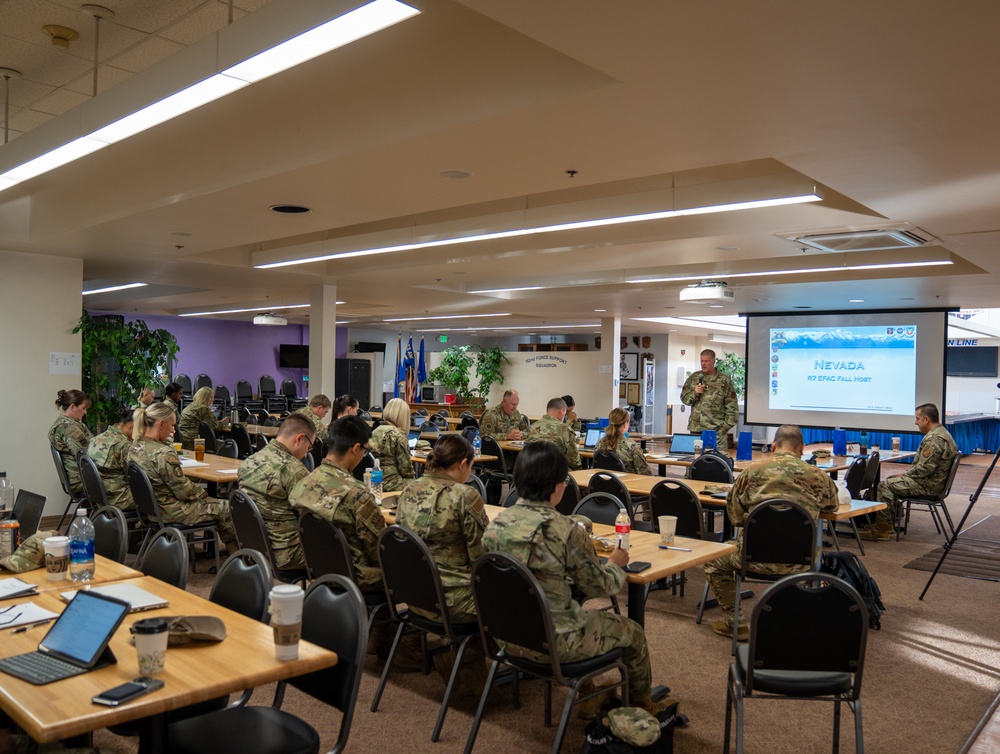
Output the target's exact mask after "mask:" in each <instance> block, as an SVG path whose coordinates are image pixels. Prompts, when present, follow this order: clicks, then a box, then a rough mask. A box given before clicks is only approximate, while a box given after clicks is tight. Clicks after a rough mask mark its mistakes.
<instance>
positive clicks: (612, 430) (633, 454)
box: [594, 408, 650, 474]
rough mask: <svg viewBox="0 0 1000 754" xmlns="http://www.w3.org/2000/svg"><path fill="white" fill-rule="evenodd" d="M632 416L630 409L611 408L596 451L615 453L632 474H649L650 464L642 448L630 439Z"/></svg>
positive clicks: (626, 469)
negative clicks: (629, 431)
mask: <svg viewBox="0 0 1000 754" xmlns="http://www.w3.org/2000/svg"><path fill="white" fill-rule="evenodd" d="M630 418H631V417H630V416H629V413H628V411H626V410H625V409H623V408H613V409H611V413H610V414H608V428H607V429H606V430H604V437H602V438H601V439H600V440H598V441H597V447H595V448H594V452H595V453H596V452H597V451H599V450H603V451H604V452H605V453H614V454H615V455H616V456H618V458H619V459H621V462H622V465H623V466H624V467H625V471H627V472H629V473H630V474H649V473H650V471H649V464H648V463H646V459H645V458H644V457H643V455H642V448H640V447H639V446H638V444H636V443H634V442H632V441H631V440H630V439H628V436H627V435H628V424H629V420H630Z"/></svg>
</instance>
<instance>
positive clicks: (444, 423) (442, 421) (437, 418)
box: [431, 414, 448, 430]
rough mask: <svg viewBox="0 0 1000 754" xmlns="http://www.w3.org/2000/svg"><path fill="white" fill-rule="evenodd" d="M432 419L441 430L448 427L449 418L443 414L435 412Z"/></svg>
mask: <svg viewBox="0 0 1000 754" xmlns="http://www.w3.org/2000/svg"><path fill="white" fill-rule="evenodd" d="M431 421H432V422H433V423H434V426H436V427H437V428H438V429H440V430H447V429H448V420H447V419H446V418H445V417H443V416H441V414H434V416H432V417H431Z"/></svg>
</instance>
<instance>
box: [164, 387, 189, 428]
mask: <svg viewBox="0 0 1000 754" xmlns="http://www.w3.org/2000/svg"><path fill="white" fill-rule="evenodd" d="M163 395H164V396H165V397H164V398H163V402H164V403H166V404H167V405H168V406H170V408H172V409H173V410H174V413H176V414H177V421H180V420H181V396H182V395H184V388H183V387H181V385H180V383H179V382H171V383H169V384H168V385H167V386H166V387H165V388H163Z"/></svg>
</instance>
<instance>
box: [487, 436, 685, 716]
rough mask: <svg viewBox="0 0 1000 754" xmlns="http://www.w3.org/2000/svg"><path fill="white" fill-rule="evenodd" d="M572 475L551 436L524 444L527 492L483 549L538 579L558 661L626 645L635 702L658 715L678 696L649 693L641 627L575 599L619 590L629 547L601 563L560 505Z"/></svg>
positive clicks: (521, 478)
mask: <svg viewBox="0 0 1000 754" xmlns="http://www.w3.org/2000/svg"><path fill="white" fill-rule="evenodd" d="M567 473H568V465H567V462H566V456H565V454H564V453H563V452H562V451H561V450H560V449H559V448H558V447H557V446H556V445H554V444H553V443H550V442H545V441H540V442H533V443H529V444H528V445H526V446H525V447H524V450H522V451H521V453H520V455H519V457H518V459H517V464H516V465H515V466H514V484H515V485H516V486H517V490H518V492H519V493H520V494H521V497H520V499H518V501H517V503H516V504H515V505H514V506H513V507H511V508H506V509H504V511H503V512H502V513H500V514H499V515H498V516H497V517H496V518H495V519H494V520H493V521H492V522H491V523H490V525H489V526H488V527H487V528H486V533H485V534H484V535H483V546H484V547H485V548H486V550H487V551H490V552H505V553H508V554H509V555H512V556H513V557H515V558H517V559H518V560H519V561H520V562H521V563H524V564H525V565H526V566H527V567H528V568H529V569H530V570H531V572H532V573H533V574H534V576H535V578H537V579H538V581H539V583H540V584H541V586H542V588H543V589H544V590H545V596H546V597H547V598H548V602H549V607H550V609H551V615H552V623H553V626H554V628H555V631H556V651H557V653H558V656H559V659H560V660H562V661H566V662H569V661H574V660H584V659H588V658H591V657H595V656H597V655H600V654H603V653H605V652H610V651H611V650H612V649H619V648H620V649H621V650H622V652H623V656H622V661H623V662H624V664H625V666H626V668H628V676H629V678H628V682H629V693H630V695H631V699H632V704H633V705H635V706H637V707H643V708H644V709H646V710H647V711H648V712H650V713H651V714H654V715H655V714H656V713H657V712H659V711H661V710H662V709H666V707H667V706H669V704H671V703H673V700H662V701H659V702H653V701H652V699H651V697H650V686H651V681H652V673H651V670H650V666H649V649H648V647H647V645H646V636H645V634H644V633H643V630H642V626H640V625H639V624H638V623H636V622H635V621H633V620H630V619H629V618H626V617H624V616H621V615H615V614H613V613H608V612H602V611H599V610H585V609H583V607H581V605H580V604H579V603H578V602H577V601H576V600H575V599H573V594H572V593H573V588H574V587H575V588H576V589H578V590H579V591H581V592H583V593H584V594H586V595H587V596H588V597H604V596H607V595H609V594H614V593H616V592H618V591H620V590H621V588H622V587H623V586H624V585H625V579H626V575H625V572H624V571H623V570H622V567H623V566H625V565H627V564H628V552H627V551H625V550H621V549H616V550H612V551H611V553H609V555H608V562H607V564H602V563H601V561H600V560H599V559H598V557H597V553H596V552H594V545H593V543H592V542H591V540H590V537H589V536H588V534H587V531H586V529H584V528H583V526H581V525H579V524H578V523H577V522H576V521H574V520H573V519H572V518H570V517H568V516H564V515H563V514H561V513H559V512H558V511H557V510H556V509H555V507H554V506H555V505H556V504H557V503H558V502H559V501H560V500H561V499H562V496H563V492H564V489H565V486H566V475H567ZM508 649H509V650H510V651H511V652H515V653H517V654H519V655H523V656H525V657H528V658H531V659H538V660H544V659H547V658H542V657H537V656H535V655H533V653H531V652H529V651H528V650H524V649H519V648H518V647H509V648H508Z"/></svg>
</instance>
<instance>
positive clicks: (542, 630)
mask: <svg viewBox="0 0 1000 754" xmlns="http://www.w3.org/2000/svg"><path fill="white" fill-rule="evenodd" d="M472 594H473V597H474V598H475V600H476V613H477V615H478V618H479V626H480V631H481V632H482V640H483V644H484V646H485V648H486V653H487V654H488V655H489V657H490V659H492V660H493V662H492V664H491V665H490V672H489V675H488V676H487V678H486V685H485V687H484V688H483V693H482V696H481V697H480V699H479V706H478V707H477V708H476V716H475V718H474V719H473V721H472V729H471V730H470V731H469V738H468V740H467V741H466V744H465V754H471V752H472V749H473V747H474V746H475V743H476V736H477V734H478V733H479V726H480V723H482V720H483V712H484V710H485V709H486V701H487V699H488V697H489V693H490V690H491V688H492V686H493V682H494V680H495V679H496V676H497V669H498V668H499V667H500V665H502V664H506V665H509V666H511V667H512V668H514V669H515V671H518V672H516V673H514V675H513V676H512V678H513V679H514V682H513V683H514V687H513V693H514V706H515V709H516V708H517V707H519V705H520V698H519V691H520V689H519V686H518V680H517V675H518V673H525V674H527V675H530V676H533V677H535V678H540V679H543V680H545V681H546V683H545V686H544V689H545V726H546V727H551V724H552V720H551V717H552V714H551V713H552V685H553V683H555V684H558V685H560V686H564V687H566V688H568V693H567V696H566V703H565V704H564V705H563V711H562V715H561V717H560V719H559V727H558V729H557V730H556V738H555V741H554V742H553V744H552V754H558V752H559V749H560V748H561V747H562V742H563V737H564V736H565V734H566V727H567V725H568V723H569V718H570V713H571V712H572V709H573V705H574V704H576V703H577V702H578V701H582V700H578V699H577V696H578V693H579V691H580V687H581V686H582V685H583V684H584V683H585V682H586V681H588V680H590V679H593V678H596V677H597V676H599V675H603V674H604V673H606V672H608V671H611V670H617V671H618V675H619V677H618V680H617V682H616V684H615V685H616V686H620V687H621V690H622V703H623V705H624V706H626V707H627V706H628V704H629V698H628V671H627V670H626V668H625V665H624V663H623V662H622V659H621V658H622V650H621V649H615V650H613V651H611V652H608V653H606V654H602V655H598V656H597V657H592V658H590V659H587V660H578V661H575V662H560V661H559V658H558V656H557V655H556V650H555V647H556V646H557V645H556V638H555V637H556V634H555V628H554V627H553V625H552V612H551V608H550V607H549V602H548V599H547V598H546V596H545V590H544V589H543V588H542V585H541V584H540V583H538V580H537V579H536V578H535V576H534V574H532V573H531V571H529V570H528V569H527V568H526V567H525V566H524V565H522V564H521V563H520V562H519V561H518V560H516V559H515V558H513V557H511V556H510V555H508V554H506V553H500V552H489V553H486V554H485V555H483V556H481V557H480V558H479V559H478V560H476V562H475V563H474V564H473V566H472ZM511 645H516V646H518V647H524V648H525V649H528V650H531V651H532V652H534V653H536V654H539V655H542V656H544V657H547V658H548V660H547V661H545V662H536V661H535V660H528V659H525V658H523V657H518V656H517V655H515V654H512V653H510V652H509V651H508V650H507V647H509V646H511ZM595 693H600V692H595ZM593 695H594V694H590V695H588V696H585V697H584V699H589V698H590V697H591V696H593Z"/></svg>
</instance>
